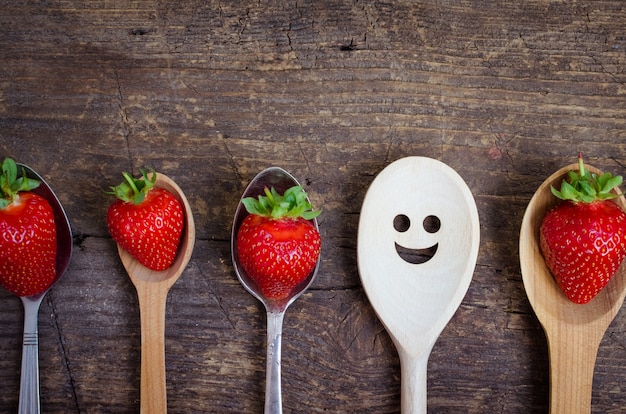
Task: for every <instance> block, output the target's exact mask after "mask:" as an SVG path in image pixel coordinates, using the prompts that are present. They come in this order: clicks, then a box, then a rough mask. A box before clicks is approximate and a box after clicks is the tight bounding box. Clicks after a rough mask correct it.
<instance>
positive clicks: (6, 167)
mask: <svg viewBox="0 0 626 414" xmlns="http://www.w3.org/2000/svg"><path fill="white" fill-rule="evenodd" d="M18 172H19V171H18V168H17V164H16V163H15V161H14V160H13V159H11V158H5V159H4V161H3V162H2V173H0V209H2V208H5V207H7V206H9V205H10V204H12V203H13V201H14V200H15V198H16V197H17V195H18V193H20V192H23V191H30V190H33V189H35V188H37V187H39V184H40V182H39V180H35V179H33V178H28V177H26V171H25V170H24V169H22V176H21V177H19V178H18Z"/></svg>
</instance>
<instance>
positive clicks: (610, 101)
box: [0, 0, 626, 414]
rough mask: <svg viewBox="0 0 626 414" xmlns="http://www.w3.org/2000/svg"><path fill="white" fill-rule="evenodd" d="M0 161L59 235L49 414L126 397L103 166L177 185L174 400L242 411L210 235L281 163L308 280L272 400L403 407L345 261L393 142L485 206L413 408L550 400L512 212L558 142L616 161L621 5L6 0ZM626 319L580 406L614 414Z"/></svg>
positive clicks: (131, 389)
mask: <svg viewBox="0 0 626 414" xmlns="http://www.w3.org/2000/svg"><path fill="white" fill-rule="evenodd" d="M1 3H2V4H1V6H0V10H1V11H0V157H5V156H10V157H13V158H15V159H16V160H17V161H19V162H22V163H25V164H28V165H30V166H31V167H32V168H34V169H35V170H37V171H38V172H39V173H40V174H42V175H43V176H44V177H45V178H46V180H47V181H48V182H49V184H50V185H51V186H52V187H53V188H54V190H55V191H56V192H57V193H58V195H59V197H60V199H61V202H62V203H63V204H64V206H65V207H66V209H67V212H68V215H69V217H70V221H71V224H72V229H73V232H74V234H75V239H74V249H75V250H74V255H73V258H72V262H71V264H70V267H69V270H68V272H67V273H66V274H65V276H64V277H63V279H61V281H60V282H59V283H58V284H57V285H56V286H55V287H54V288H53V290H52V291H51V292H49V294H48V295H47V297H46V299H45V300H44V303H43V304H42V307H41V311H40V325H39V328H40V349H39V352H40V369H41V394H42V395H41V400H42V406H43V411H44V412H46V413H134V412H138V409H139V361H140V349H139V346H140V336H139V314H138V305H137V298H136V294H135V291H134V288H133V286H132V284H131V283H130V281H129V279H128V277H127V276H126V274H125V271H124V268H123V267H122V265H121V263H120V261H119V258H118V256H117V252H116V249H115V245H114V242H113V241H112V240H111V238H110V236H109V234H108V232H107V229H106V223H105V219H104V218H105V212H106V209H107V206H108V204H109V203H110V202H111V199H110V198H109V196H107V195H106V194H104V192H103V191H104V190H106V189H107V187H108V186H110V185H114V184H117V183H118V182H119V181H121V173H122V172H123V171H132V172H133V173H135V174H136V173H138V170H139V168H141V167H144V166H148V167H154V168H155V169H157V170H158V171H160V172H162V173H164V174H166V175H168V176H170V177H171V178H173V179H174V180H175V181H176V182H177V183H178V184H179V185H180V186H181V188H182V189H183V190H184V191H185V193H186V194H187V196H188V198H189V199H190V202H191V205H192V208H193V210H194V217H195V220H196V225H197V242H196V248H195V251H194V254H193V257H192V260H191V262H190V264H189V266H188V268H187V269H186V271H185V273H184V274H183V277H182V278H181V279H180V280H179V281H178V282H177V284H176V285H175V286H174V287H173V289H172V290H171V292H170V295H169V297H168V304H167V326H166V336H167V337H166V360H167V381H168V382H167V386H168V403H169V410H170V412H172V413H196V412H207V413H226V412H234V413H257V412H261V411H262V406H263V391H264V379H265V374H264V371H265V315H264V311H263V308H262V306H261V304H260V303H259V302H257V301H256V300H255V299H254V298H253V297H252V296H250V295H249V294H248V293H247V292H246V291H245V290H244V289H243V288H242V287H241V286H240V285H239V283H238V281H237V279H236V277H235V274H234V272H233V268H232V263H231V260H230V226H231V222H232V216H233V213H234V210H235V207H236V204H237V201H238V199H239V197H240V195H241V193H242V192H243V189H244V188H245V186H246V184H247V183H248V181H249V180H250V179H251V178H252V177H253V176H254V175H255V174H256V173H257V172H259V171H260V170H262V169H263V168H265V167H268V166H273V165H276V166H281V167H283V168H285V169H287V170H289V171H290V172H292V173H293V174H294V175H295V176H296V177H297V178H298V179H299V180H300V181H301V182H302V183H303V184H304V185H305V187H306V189H307V191H308V192H309V193H310V196H311V198H312V200H313V202H314V204H315V205H316V206H317V207H321V208H323V210H324V212H323V214H322V216H321V217H320V219H319V222H320V227H321V233H322V238H323V243H324V247H323V252H322V254H323V260H322V265H321V269H320V273H319V275H318V279H317V280H316V282H315V283H314V285H313V286H312V288H311V289H310V291H308V292H307V293H306V294H305V295H304V296H303V297H301V298H300V299H299V300H298V301H297V302H296V303H295V304H294V305H293V306H292V307H291V308H290V309H289V310H288V311H287V316H286V318H285V327H284V342H283V400H284V409H285V412H291V413H316V412H318V413H321V412H336V413H397V412H399V410H400V408H399V407H400V374H399V361H398V357H397V354H396V351H395V348H394V346H393V343H392V342H391V340H390V338H389V336H388V335H387V333H386V332H385V330H384V329H383V327H382V325H381V324H380V322H379V321H378V320H377V318H376V317H375V314H374V312H373V310H372V308H371V307H370V305H369V303H368V301H367V298H366V296H365V293H364V291H363V288H362V286H361V283H360V279H359V275H358V273H357V267H356V247H355V246H356V233H357V227H358V218H359V211H360V207H361V202H362V200H363V197H364V195H365V192H366V190H367V188H368V186H369V184H370V183H371V182H372V180H373V179H374V177H375V176H376V174H377V173H379V172H380V171H381V170H382V169H383V168H384V167H385V166H386V165H388V164H389V163H390V162H392V161H394V160H396V159H398V158H401V157H405V156H410V155H422V156H428V157H432V158H436V159H438V160H441V161H443V162H445V163H447V164H448V165H450V166H451V167H452V168H454V169H455V170H457V171H458V172H459V174H460V175H461V176H462V177H463V178H464V179H465V180H466V182H467V184H468V185H469V187H470V188H471V190H472V192H473V194H474V196H475V198H476V202H477V205H478V208H479V213H480V219H481V248H480V255H479V258H478V264H477V267H476V271H475V274H474V279H473V282H472V284H471V286H470V288H469V291H468V293H467V295H466V297H465V299H464V301H463V303H462V305H461V307H460V308H459V310H458V312H457V314H456V315H455V317H454V318H453V319H452V321H451V322H450V324H449V325H448V327H447V328H446V329H445V330H444V332H443V333H442V335H441V337H440V339H439V341H438V342H437V344H436V345H435V348H434V350H433V353H432V355H431V358H430V362H429V373H428V407H429V412H431V413H521V414H525V413H547V411H548V408H547V405H548V381H549V379H548V356H547V346H546V343H545V337H544V335H543V331H542V330H541V327H540V325H539V323H538V321H537V319H536V318H535V316H534V314H533V312H532V309H531V307H530V305H529V303H528V300H527V298H526V295H525V292H524V288H523V284H522V279H521V275H520V268H519V258H518V247H517V246H518V234H519V228H520V224H521V219H522V215H523V213H524V210H525V208H526V205H527V203H528V201H529V199H530V197H531V195H532V193H533V192H534V191H535V189H536V188H537V186H538V185H539V184H540V183H541V182H542V181H543V180H544V179H545V178H546V177H547V176H548V175H550V174H551V173H552V172H554V171H555V170H556V169H558V168H560V167H562V166H564V165H566V164H570V163H572V162H575V158H576V154H577V152H578V151H583V152H584V154H585V155H586V158H587V161H588V162H589V163H590V164H592V165H595V166H596V167H599V168H601V169H604V170H608V171H612V172H614V173H620V174H624V173H626V168H625V166H626V165H625V164H626V163H625V160H626V85H625V82H626V72H625V69H624V68H625V65H626V54H625V53H626V25H625V24H624V22H625V21H626V3H625V2H623V1H621V0H615V1H556V0H555V1H548V0H534V1H519V0H503V1H499V2H492V1H479V0H421V1H409V0H397V1H377V0H355V1H330V0H294V1H279V0H277V1H273V0H272V1H262V0H257V1H232V2H229V1H225V2H224V1H215V0H207V1H171V2H168V1H152V0H147V1H144V0H137V1H123V0H120V1H111V0H106V1H93V0H81V1H77V0H67V1H39V2H29V1H14V0H11V1H1ZM0 307H1V309H2V311H1V312H0V325H1V327H2V328H1V330H0V412H2V413H12V412H16V409H17V399H18V389H19V369H20V358H21V334H22V307H21V303H20V301H19V299H17V298H16V297H14V296H12V295H11V294H10V293H8V292H6V291H4V290H2V291H0ZM624 361H626V314H624V312H623V311H622V312H620V314H618V316H617V318H616V320H615V321H614V323H613V324H612V325H611V327H610V328H609V331H608V332H607V334H606V336H605V338H604V340H603V342H602V344H601V348H600V351H599V354H598V360H597V366H596V372H595V377H594V391H593V408H592V411H593V412H594V413H622V412H625V411H626V390H625V389H624V387H626V385H625V384H626V369H624Z"/></svg>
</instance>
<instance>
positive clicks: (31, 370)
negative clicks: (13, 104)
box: [17, 164, 72, 414]
mask: <svg viewBox="0 0 626 414" xmlns="http://www.w3.org/2000/svg"><path fill="white" fill-rule="evenodd" d="M17 166H18V169H19V171H20V172H21V171H22V169H24V171H25V172H26V176H27V177H28V178H34V179H36V180H39V181H40V182H41V184H40V185H39V187H37V188H36V189H34V190H32V191H33V192H34V193H36V194H39V195H40V196H42V197H43V198H45V199H46V200H47V201H48V203H50V206H51V207H52V211H53V212H54V221H55V223H56V227H57V260H56V278H55V280H54V282H53V285H54V283H56V282H57V281H58V280H59V278H60V277H61V276H62V275H63V273H65V270H66V269H67V266H68V265H69V263H70V258H71V256H72V230H71V228H70V222H69V220H68V219H67V215H66V214H65V211H64V210H63V207H62V206H61V203H60V202H59V199H58V198H57V196H56V195H55V194H54V192H52V189H51V188H50V186H49V185H48V184H47V183H46V182H45V181H44V179H43V178H41V176H40V175H39V174H37V173H36V172H35V171H34V170H32V169H31V168H30V167H28V166H26V165H23V164H17ZM50 288H52V285H51V286H50V287H49V288H48V289H47V290H46V291H44V292H42V293H39V294H37V295H32V296H21V297H20V299H22V304H23V305H24V339H23V344H22V372H21V379H20V400H19V408H18V412H19V413H20V414H35V413H39V412H40V411H41V405H40V401H39V335H38V333H37V332H38V331H37V315H38V313H39V306H40V305H41V301H42V300H43V298H44V296H45V295H46V293H47V292H48V291H49V290H50Z"/></svg>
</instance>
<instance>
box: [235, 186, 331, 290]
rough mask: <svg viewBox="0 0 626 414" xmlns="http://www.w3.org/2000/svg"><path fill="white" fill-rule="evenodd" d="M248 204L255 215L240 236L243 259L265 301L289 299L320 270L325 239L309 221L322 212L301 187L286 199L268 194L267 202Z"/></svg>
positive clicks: (248, 201) (291, 190)
mask: <svg viewBox="0 0 626 414" xmlns="http://www.w3.org/2000/svg"><path fill="white" fill-rule="evenodd" d="M243 204H244V206H245V207H246V210H247V211H248V213H250V214H249V215H248V216H246V218H245V219H244V220H243V222H242V223H241V227H240V228H239V230H238V232H237V256H238V258H239V260H240V262H241V265H242V267H243V269H244V270H245V271H246V273H247V274H248V276H250V277H251V278H252V280H254V281H255V283H256V284H257V286H258V287H259V289H260V291H261V294H262V295H263V296H264V297H266V298H267V299H270V300H282V299H285V298H287V297H288V296H289V293H290V292H291V291H292V290H293V288H294V287H296V286H297V285H298V284H300V283H301V282H302V281H303V280H304V279H306V278H307V276H309V274H310V273H311V272H312V271H313V269H314V268H315V265H316V263H317V259H318V257H319V254H320V249H321V238H320V235H319V232H318V231H317V229H316V228H315V226H314V225H313V224H312V223H311V221H309V220H312V219H313V218H314V217H317V216H318V215H319V214H320V212H319V211H312V210H311V209H312V207H311V204H309V202H308V201H307V198H306V193H305V192H304V190H303V189H302V187H300V186H294V187H291V188H289V189H288V190H287V191H285V193H284V195H280V194H278V193H277V192H276V190H275V189H274V188H272V189H271V190H270V189H267V188H265V196H263V195H261V196H259V197H258V199H255V198H253V197H247V198H245V199H243Z"/></svg>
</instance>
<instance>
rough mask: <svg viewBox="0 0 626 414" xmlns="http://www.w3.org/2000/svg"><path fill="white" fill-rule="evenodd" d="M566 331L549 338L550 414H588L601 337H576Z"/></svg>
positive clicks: (581, 334)
mask: <svg viewBox="0 0 626 414" xmlns="http://www.w3.org/2000/svg"><path fill="white" fill-rule="evenodd" d="M567 328H568V327H565V328H564V329H560V331H559V335H553V338H552V339H551V338H548V348H549V353H550V413H551V414H561V413H568V414H589V413H590V412H591V392H592V385H593V371H594V366H595V361H596V355H597V353H598V347H599V345H600V341H601V340H602V337H601V336H599V337H598V336H594V335H585V334H584V332H582V331H579V332H578V334H576V333H574V332H572V331H568V329H567ZM569 328H572V327H569ZM574 331H575V329H574Z"/></svg>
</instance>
